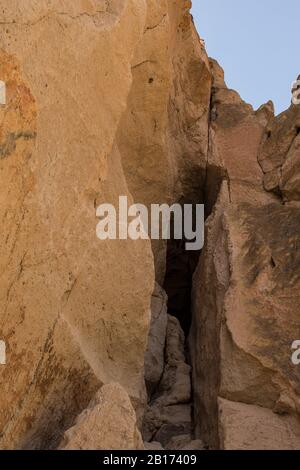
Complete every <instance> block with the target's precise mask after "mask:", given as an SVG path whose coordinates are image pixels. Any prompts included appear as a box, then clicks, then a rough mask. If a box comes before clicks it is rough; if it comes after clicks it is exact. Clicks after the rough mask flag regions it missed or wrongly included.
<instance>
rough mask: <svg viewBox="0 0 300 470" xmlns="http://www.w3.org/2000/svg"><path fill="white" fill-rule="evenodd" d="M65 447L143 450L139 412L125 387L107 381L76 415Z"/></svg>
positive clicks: (62, 446) (72, 448) (66, 437)
mask: <svg viewBox="0 0 300 470" xmlns="http://www.w3.org/2000/svg"><path fill="white" fill-rule="evenodd" d="M60 449H62V450H143V449H144V445H143V441H142V438H141V435H140V432H139V430H138V428H137V423H136V414H135V411H134V409H133V407H132V405H131V402H130V399H129V396H128V394H127V393H126V391H125V390H124V389H123V388H122V387H121V386H120V385H118V384H110V385H104V386H103V387H102V388H101V390H100V391H99V392H97V393H96V395H95V397H94V398H93V400H92V401H91V403H90V404H89V406H88V408H87V409H86V410H84V411H83V412H82V413H81V415H80V416H79V417H78V418H77V420H76V423H75V425H74V426H73V427H72V428H71V429H69V430H68V431H67V432H66V433H65V435H64V438H63V441H62V443H61V445H60Z"/></svg>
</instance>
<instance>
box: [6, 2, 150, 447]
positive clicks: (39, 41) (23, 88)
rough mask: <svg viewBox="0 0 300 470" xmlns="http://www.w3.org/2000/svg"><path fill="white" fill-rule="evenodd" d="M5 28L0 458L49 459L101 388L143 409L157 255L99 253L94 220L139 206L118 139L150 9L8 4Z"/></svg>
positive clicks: (111, 248)
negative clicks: (119, 391)
mask: <svg viewBox="0 0 300 470" xmlns="http://www.w3.org/2000/svg"><path fill="white" fill-rule="evenodd" d="M1 15H2V19H1V25H0V40H1V54H0V55H1V60H0V75H1V79H3V80H5V82H6V85H7V106H1V108H0V128H1V133H0V155H1V158H0V188H1V190H0V217H1V221H2V224H1V234H0V242H1V243H0V269H1V286H0V311H1V329H0V336H1V339H3V340H5V341H6V345H7V365H6V366H5V367H1V370H0V381H1V384H2V387H1V397H0V406H1V409H2V412H1V415H0V429H1V438H0V448H2V449H7V448H11V449H12V448H47V447H53V446H55V445H56V443H57V442H58V440H59V438H60V434H61V432H62V431H63V430H64V429H65V428H67V427H68V426H69V425H70V424H71V422H72V420H73V419H74V417H75V416H76V415H77V414H78V413H79V412H80V411H81V410H82V409H83V408H85V407H86V406H87V404H88V402H89V401H90V399H91V397H92V396H93V394H94V393H95V391H96V390H97V389H98V388H99V387H100V386H101V385H102V384H103V383H106V382H109V381H112V380H113V381H117V382H119V383H120V384H122V385H123V386H124V387H125V389H126V390H127V391H128V392H129V394H130V395H131V397H132V398H133V399H134V400H135V402H136V404H137V405H138V403H139V404H140V405H141V404H142V403H143V400H144V398H145V394H144V385H143V366H144V360H143V359H144V352H145V348H146V342H147V332H148V326H149V321H150V316H149V309H150V298H151V294H152V291H153V288H154V279H153V260H152V254H151V248H150V243H149V242H148V241H139V242H133V241H129V240H128V241H115V242H114V241H112V242H111V241H105V242H100V241H99V240H98V239H97V237H96V232H95V229H96V224H97V219H96V217H95V207H96V206H97V205H98V204H99V203H100V202H113V203H115V202H117V198H118V196H119V194H123V195H126V194H127V195H128V196H129V197H130V193H129V191H128V189H127V184H126V180H125V178H124V173H123V170H122V166H121V156H120V153H119V151H118V148H117V146H116V144H115V140H116V134H117V129H118V126H119V124H120V119H121V116H122V114H123V112H124V110H125V108H126V104H127V97H128V94H129V92H130V87H131V84H132V75H131V64H132V58H133V55H134V51H135V49H136V46H137V43H138V42H139V40H140V39H141V37H142V35H143V31H144V27H145V18H146V5H145V2H144V1H143V0H126V1H125V0H124V1H117V2H116V1H109V2H107V1H105V2H104V1H103V2H102V1H100V2H96V1H94V0H93V1H90V2H81V1H76V2H74V1H69V0H66V1H64V2H61V1H58V0H52V1H51V2H36V1H34V0H29V1H28V2H26V5H25V4H24V5H23V6H22V8H20V6H19V3H18V2H16V1H4V2H2V5H1ZM124 38H126V40H124ZM59 51H61V53H59ZM141 259H142V260H143V262H142V263H141Z"/></svg>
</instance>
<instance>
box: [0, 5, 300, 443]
mask: <svg viewBox="0 0 300 470" xmlns="http://www.w3.org/2000/svg"><path fill="white" fill-rule="evenodd" d="M190 7H191V2H190V1H189V0H89V1H83V0H64V1H61V0H47V1H46V0H41V1H38V2H37V1H36V0H26V2H22V6H20V2H19V1H17V0H2V2H1V22H0V40H1V49H0V80H2V81H4V82H5V83H6V91H7V100H6V104H5V105H1V106H0V218H1V222H2V223H1V232H0V340H3V341H5V342H6V365H1V366H0V383H1V393H0V449H56V448H60V449H104V448H107V449H118V448H120V449H143V448H147V449H162V448H164V449H170V450H173V449H186V450H188V449H194V450H196V449H277V448H280V449H300V380H299V379H300V366H298V367H297V366H295V365H293V363H292V361H291V344H292V343H293V341H294V340H296V339H299V332H300V316H299V311H300V297H299V291H300V251H299V247H300V205H299V203H300V134H299V129H300V106H296V105H292V106H291V107H290V109H289V110H288V111H286V112H285V113H282V114H281V115H280V116H278V117H275V116H274V110H273V105H272V103H271V102H269V103H267V104H265V105H263V106H262V107H261V108H260V109H258V110H257V111H254V110H253V109H252V107H251V106H250V105H248V104H246V103H245V102H244V101H242V99H241V98H240V96H239V95H238V93H236V92H235V91H233V90H230V89H228V88H227V86H226V84H225V81H224V74H223V71H222V69H221V68H220V67H219V65H218V64H217V63H216V62H215V61H214V60H211V59H209V58H208V57H207V54H206V51H205V48H204V42H203V41H202V40H200V38H199V36H198V34H197V32H196V30H195V27H194V25H193V21H192V17H191V15H190ZM119 195H127V196H128V197H129V199H130V201H131V202H138V203H143V204H145V205H147V206H149V205H150V204H154V203H160V204H162V203H167V204H171V203H175V202H179V203H182V204H183V203H185V202H190V203H191V202H192V203H204V204H205V210H206V229H205V231H206V239H205V246H204V248H203V250H202V252H201V253H194V254H191V253H187V252H185V250H184V247H183V244H181V243H178V242H176V241H172V240H171V241H170V242H169V243H168V244H167V243H166V242H165V241H153V242H150V241H149V240H139V241H133V240H116V241H114V240H107V241H100V240H99V239H97V237H96V224H97V218H96V211H95V208H96V207H97V206H98V205H99V204H101V203H112V204H115V205H116V206H117V203H118V197H119Z"/></svg>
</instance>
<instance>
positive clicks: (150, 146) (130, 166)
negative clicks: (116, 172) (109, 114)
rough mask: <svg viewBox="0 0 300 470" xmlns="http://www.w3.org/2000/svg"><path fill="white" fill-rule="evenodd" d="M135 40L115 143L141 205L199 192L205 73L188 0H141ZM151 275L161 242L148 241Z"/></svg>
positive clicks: (161, 264)
mask: <svg viewBox="0 0 300 470" xmlns="http://www.w3.org/2000/svg"><path fill="white" fill-rule="evenodd" d="M147 6H148V9H147V19H146V26H145V30H144V36H143V40H142V41H140V43H139V47H138V48H137V49H136V53H135V57H134V60H133V66H132V73H133V85H132V88H131V92H130V95H129V98H128V106H127V111H126V113H125V114H124V116H123V119H122V123H121V126H120V127H119V138H118V144H119V147H120V150H121V152H122V156H123V159H122V162H123V167H124V170H125V174H126V177H127V181H128V185H129V189H130V190H131V192H132V194H133V195H134V197H135V199H137V200H138V201H139V202H142V203H144V204H146V205H149V204H155V203H172V202H176V201H180V200H182V198H195V197H197V198H198V199H199V198H201V196H202V195H201V190H200V188H201V185H203V182H204V179H205V168H206V158H207V147H208V134H207V128H208V121H209V108H210V93H211V72H210V67H209V61H208V57H207V54H206V52H205V49H204V47H203V45H202V44H201V42H200V41H199V38H198V35H197V33H196V31H195V28H194V27H193V25H192V22H191V17H190V13H189V8H190V6H191V2H190V0H160V1H157V0H148V1H147ZM152 244H153V251H154V256H155V261H156V263H155V265H156V274H157V280H158V282H159V283H160V284H161V285H162V282H163V279H164V272H165V250H166V244H165V243H164V242H163V241H153V243H152Z"/></svg>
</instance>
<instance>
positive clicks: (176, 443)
mask: <svg viewBox="0 0 300 470" xmlns="http://www.w3.org/2000/svg"><path fill="white" fill-rule="evenodd" d="M166 449H168V450H204V445H203V442H202V441H201V440H200V439H197V440H195V441H192V440H191V436H190V435H189V434H183V435H182V436H175V437H172V439H171V440H170V441H169V442H168V444H167V445H166Z"/></svg>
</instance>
